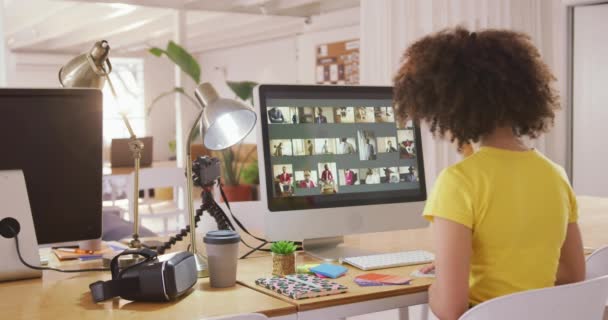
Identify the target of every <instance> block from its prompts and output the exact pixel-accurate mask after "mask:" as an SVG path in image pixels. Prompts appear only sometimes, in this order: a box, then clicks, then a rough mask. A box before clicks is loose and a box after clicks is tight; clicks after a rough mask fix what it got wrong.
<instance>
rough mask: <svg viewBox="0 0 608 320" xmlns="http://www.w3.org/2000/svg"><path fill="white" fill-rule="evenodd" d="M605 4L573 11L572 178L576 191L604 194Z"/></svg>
mask: <svg viewBox="0 0 608 320" xmlns="http://www.w3.org/2000/svg"><path fill="white" fill-rule="evenodd" d="M607 18H608V4H604V5H595V6H586V7H577V8H575V11H574V44H573V47H574V48H573V49H574V65H573V75H574V83H573V113H574V123H573V130H574V137H573V160H574V161H573V179H574V188H575V191H576V192H577V193H579V194H584V195H590V196H598V197H606V196H608V170H607V166H606V164H607V163H608V162H607V161H606V159H608V140H606V136H607V135H606V123H608V90H606V89H607V84H608V63H607V62H606V59H607V58H608V35H607V34H606V30H608V19H607Z"/></svg>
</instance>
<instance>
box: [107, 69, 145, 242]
mask: <svg viewBox="0 0 608 320" xmlns="http://www.w3.org/2000/svg"><path fill="white" fill-rule="evenodd" d="M106 79H108V84H109V85H110V91H112V96H113V97H114V99H116V100H117V101H118V95H117V94H116V90H115V89H114V84H112V79H110V74H109V73H106ZM119 114H120V117H121V118H122V121H123V122H124V124H125V126H126V127H127V130H128V131H129V135H130V141H129V150H131V156H132V157H133V167H134V171H133V173H134V175H133V191H132V192H133V204H131V205H132V207H133V209H132V210H133V240H131V243H130V245H131V247H132V248H139V247H141V241H139V169H140V163H141V153H142V151H143V150H144V143H143V142H142V141H141V140H139V139H138V138H137V136H136V135H135V132H134V131H133V127H132V126H131V123H130V122H129V118H128V117H127V115H126V114H124V113H123V112H119Z"/></svg>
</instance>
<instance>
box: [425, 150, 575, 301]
mask: <svg viewBox="0 0 608 320" xmlns="http://www.w3.org/2000/svg"><path fill="white" fill-rule="evenodd" d="M424 216H425V217H426V218H427V219H429V220H430V221H433V217H440V218H443V219H447V220H451V221H454V222H457V223H460V224H462V225H464V226H466V227H468V228H470V229H471V230H472V233H473V248H472V249H473V255H472V257H471V271H470V276H469V302H470V303H471V304H473V305H475V304H478V303H481V302H484V301H486V300H489V299H492V298H496V297H498V296H502V295H506V294H510V293H514V292H518V291H523V290H529V289H536V288H544V287H549V286H553V285H554V283H555V278H556V274H557V267H558V263H559V257H560V249H561V247H562V244H563V242H564V240H565V238H566V229H567V225H568V223H569V222H570V223H571V222H576V220H577V219H578V213H577V204H576V198H575V196H574V193H573V191H572V188H571V187H570V183H569V182H568V179H567V176H566V173H565V172H564V170H563V169H562V168H561V167H560V166H558V165H556V164H554V163H553V162H551V161H550V160H549V159H547V158H545V157H544V156H543V155H542V154H541V153H539V152H538V151H535V150H530V151H524V152H517V151H509V150H504V149H496V148H489V147H482V148H481V149H480V151H478V152H477V153H475V154H473V155H471V156H469V157H468V158H466V159H465V160H463V161H461V162H460V163H458V164H456V165H453V166H451V167H449V168H447V169H445V170H444V171H443V172H442V173H441V174H440V175H439V177H438V178H437V181H436V182H435V186H434V188H433V191H432V192H431V194H430V196H429V198H428V200H427V203H426V207H425V209H424Z"/></svg>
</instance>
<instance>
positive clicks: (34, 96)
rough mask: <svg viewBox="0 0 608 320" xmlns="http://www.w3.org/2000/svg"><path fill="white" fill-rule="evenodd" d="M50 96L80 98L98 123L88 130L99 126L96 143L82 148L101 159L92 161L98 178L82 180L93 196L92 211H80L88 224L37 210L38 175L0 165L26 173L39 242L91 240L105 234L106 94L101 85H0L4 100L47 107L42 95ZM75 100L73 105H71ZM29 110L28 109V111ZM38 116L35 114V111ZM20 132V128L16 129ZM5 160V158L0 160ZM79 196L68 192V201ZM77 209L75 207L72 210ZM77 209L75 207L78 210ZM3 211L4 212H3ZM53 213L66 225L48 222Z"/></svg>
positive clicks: (46, 163)
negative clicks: (46, 221) (51, 225)
mask: <svg viewBox="0 0 608 320" xmlns="http://www.w3.org/2000/svg"><path fill="white" fill-rule="evenodd" d="M45 97H49V98H64V97H65V98H68V99H73V100H74V101H77V103H78V104H79V105H81V106H82V108H83V110H84V111H86V112H88V113H89V114H90V116H91V117H92V118H90V120H91V123H93V122H94V123H95V127H94V128H93V127H90V128H88V130H99V131H95V132H94V134H92V135H91V136H93V135H94V136H95V139H96V140H95V143H94V144H92V145H86V146H82V147H81V149H82V152H87V153H88V154H89V155H91V157H93V156H94V157H95V158H98V159H99V161H95V162H94V163H88V165H89V166H90V168H91V170H94V172H93V171H91V172H90V175H91V176H94V180H89V181H80V183H81V184H80V187H81V189H82V190H85V188H86V190H87V192H89V193H90V196H88V197H85V198H86V199H91V200H92V202H91V203H92V204H91V209H90V210H87V211H88V212H79V213H78V214H79V217H80V218H82V219H86V221H87V222H86V223H85V224H78V223H75V222H72V221H65V220H62V218H64V217H63V216H62V214H63V213H57V212H52V211H45V210H38V211H36V210H34V207H35V206H34V205H33V203H32V202H33V201H36V199H33V198H32V192H31V191H32V190H33V188H40V187H39V186H38V185H37V184H38V183H39V179H38V177H35V176H32V174H30V173H29V172H27V171H28V170H24V168H20V167H17V166H8V165H7V166H6V167H5V166H2V165H0V170H23V171H24V172H23V174H24V177H25V183H26V187H27V190H28V197H29V201H30V207H32V216H33V221H34V228H35V231H36V238H37V241H38V244H40V245H47V244H54V243H72V242H76V241H81V240H91V239H99V238H101V236H102V205H103V203H102V179H103V158H102V148H103V133H102V132H103V95H102V92H101V90H98V89H86V88H70V89H20V88H9V89H0V100H3V99H5V98H18V99H23V102H22V103H23V104H25V103H30V102H32V103H33V102H36V103H39V107H40V108H47V107H49V106H47V105H46V104H44V103H41V99H43V98H45ZM52 106H53V107H56V108H59V109H65V107H63V106H62V105H59V104H53V105H52ZM71 106H73V104H71V105H70V107H71ZM1 110H2V106H0V111H1ZM24 112H25V111H24ZM61 112H65V110H57V113H61ZM33 116H35V115H33ZM15 134H16V135H19V132H16V133H15ZM44 134H45V132H40V136H41V137H44ZM74 134H79V132H74ZM3 138H5V139H11V137H3ZM66 143H74V142H70V141H66ZM31 152H32V154H31V156H32V157H38V158H39V159H40V167H48V169H49V170H57V169H56V168H52V167H50V166H49V164H50V162H49V161H48V160H47V161H45V158H44V156H45V155H44V154H41V153H40V152H39V151H38V150H32V151H31ZM65 161H66V162H69V161H75V160H74V159H73V158H70V157H67V156H66V158H65ZM0 162H2V161H0ZM61 173H63V174H66V175H68V174H70V175H74V176H76V175H79V172H78V171H77V170H75V171H70V172H68V171H61ZM74 196H76V197H77V198H75V199H79V201H80V197H78V194H76V195H74V194H65V201H66V203H68V204H69V203H70V201H74V200H72V199H71V198H70V197H74ZM72 211H74V210H72ZM74 212H75V211H74ZM9 214H10V213H9ZM0 215H1V214H0ZM50 217H55V218H57V219H54V220H55V221H57V223H61V224H62V226H63V227H62V228H55V229H52V228H49V227H48V226H47V225H45V224H44V220H45V219H48V218H50Z"/></svg>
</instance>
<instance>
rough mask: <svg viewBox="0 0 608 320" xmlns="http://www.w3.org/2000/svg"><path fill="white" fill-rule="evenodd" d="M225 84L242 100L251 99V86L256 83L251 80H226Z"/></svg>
mask: <svg viewBox="0 0 608 320" xmlns="http://www.w3.org/2000/svg"><path fill="white" fill-rule="evenodd" d="M226 84H227V85H228V87H230V89H231V90H232V92H234V94H235V95H236V96H237V97H239V98H240V99H241V100H243V101H250V100H252V99H253V88H255V86H257V85H258V84H257V83H256V82H253V81H227V82H226Z"/></svg>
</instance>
